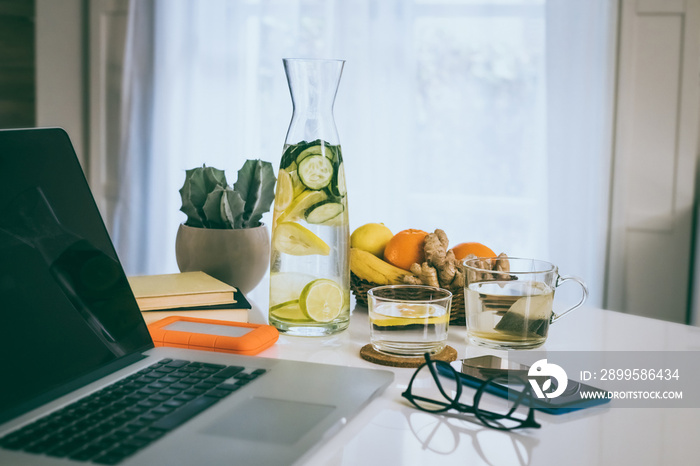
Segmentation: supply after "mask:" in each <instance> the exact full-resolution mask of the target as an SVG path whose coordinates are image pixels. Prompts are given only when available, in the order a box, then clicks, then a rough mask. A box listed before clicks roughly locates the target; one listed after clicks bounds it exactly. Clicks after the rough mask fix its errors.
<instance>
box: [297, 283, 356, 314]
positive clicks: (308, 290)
mask: <svg viewBox="0 0 700 466" xmlns="http://www.w3.org/2000/svg"><path fill="white" fill-rule="evenodd" d="M343 295H344V293H343V289H342V288H341V287H340V285H338V284H337V283H336V282H334V281H333V280H329V279H327V278H319V279H318V280H314V281H312V282H311V283H309V284H308V285H306V286H305V287H304V289H303V290H302V292H301V296H300V297H299V305H300V307H301V311H302V312H303V313H304V314H305V315H306V316H308V317H309V318H310V319H311V320H314V321H316V322H330V321H332V320H333V319H335V318H336V317H338V316H339V315H340V311H342V310H343V305H344V304H345V299H344V296H343Z"/></svg>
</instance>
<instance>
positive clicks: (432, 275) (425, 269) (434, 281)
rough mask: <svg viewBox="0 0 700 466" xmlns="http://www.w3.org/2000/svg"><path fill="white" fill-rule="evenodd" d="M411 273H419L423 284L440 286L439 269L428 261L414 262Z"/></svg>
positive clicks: (418, 275)
mask: <svg viewBox="0 0 700 466" xmlns="http://www.w3.org/2000/svg"><path fill="white" fill-rule="evenodd" d="M411 273H413V274H414V275H417V277H418V279H419V280H420V281H421V283H422V284H423V285H428V286H435V287H439V286H440V282H439V281H438V274H437V270H435V268H434V267H432V266H431V265H430V264H428V263H427V262H423V264H418V263H414V264H413V265H411Z"/></svg>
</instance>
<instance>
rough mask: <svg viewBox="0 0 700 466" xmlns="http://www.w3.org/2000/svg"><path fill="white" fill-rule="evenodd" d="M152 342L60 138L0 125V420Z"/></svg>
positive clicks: (55, 133) (57, 132)
mask: <svg viewBox="0 0 700 466" xmlns="http://www.w3.org/2000/svg"><path fill="white" fill-rule="evenodd" d="M152 346H153V343H152V341H151V338H150V336H149V334H148V330H147V328H146V326H145V324H144V321H143V318H142V317H141V313H140V312H139V309H138V306H137V305H136V301H135V300H134V297H133V294H132V293H131V289H130V288H129V284H128V282H127V280H126V276H125V275H124V271H123V269H122V267H121V264H120V262H119V259H118V258H117V255H116V252H115V250H114V247H113V246H112V242H111V241H110V238H109V235H108V234H107V231H106V229H105V226H104V224H103V222H102V218H101V216H100V214H99V211H98V210H97V206H96V205H95V202H94V200H93V197H92V194H91V192H90V189H89V188H88V185H87V182H86V181H85V177H84V175H83V172H82V169H81V168H80V164H79V163H78V160H77V157H76V156H75V152H74V151H73V147H72V145H71V143H70V140H69V139H68V136H67V135H66V134H65V132H64V131H63V130H60V129H36V130H15V131H12V130H10V131H0V354H2V361H3V363H2V367H0V371H2V376H1V377H2V381H3V382H2V383H1V384H0V418H2V417H3V416H2V415H3V414H6V413H7V412H8V411H16V410H17V409H18V407H21V406H23V405H31V404H32V403H31V401H32V400H34V399H36V398H37V397H40V396H41V395H45V394H47V393H49V392H53V391H56V390H57V389H58V388H59V387H61V386H64V385H65V384H67V383H68V382H70V381H74V380H76V379H78V378H79V377H81V376H84V375H87V374H89V373H91V372H93V371H95V370H96V369H98V368H101V367H103V366H105V365H107V364H109V363H111V362H114V361H117V360H119V359H120V358H123V357H125V356H128V355H130V354H133V353H135V352H140V351H142V350H144V349H147V348H150V347H152ZM42 401H45V400H42ZM28 409H31V406H28Z"/></svg>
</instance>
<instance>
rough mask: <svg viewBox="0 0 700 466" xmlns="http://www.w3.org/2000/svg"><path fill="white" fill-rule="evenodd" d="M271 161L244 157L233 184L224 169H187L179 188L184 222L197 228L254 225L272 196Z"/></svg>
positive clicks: (256, 224) (267, 208)
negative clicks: (230, 183)
mask: <svg viewBox="0 0 700 466" xmlns="http://www.w3.org/2000/svg"><path fill="white" fill-rule="evenodd" d="M275 181H276V179H275V175H274V171H273V169H272V165H271V164H270V163H269V162H264V161H262V160H246V162H245V163H244V164H243V167H242V168H241V169H240V170H238V179H237V181H236V182H235V183H234V184H233V188H232V187H231V186H229V185H228V182H227V181H226V175H225V173H224V171H223V170H218V169H216V168H214V167H207V166H206V165H202V166H201V167H198V168H193V169H191V170H187V171H186V173H185V183H184V184H183V186H182V188H181V189H180V196H181V197H182V207H180V210H181V211H182V212H184V213H185V215H187V221H186V222H185V225H187V226H191V227H199V228H228V229H239V228H253V227H257V226H259V225H260V220H261V219H262V215H263V214H264V213H265V212H269V211H270V206H271V205H272V201H273V200H274V198H275V189H274V188H275Z"/></svg>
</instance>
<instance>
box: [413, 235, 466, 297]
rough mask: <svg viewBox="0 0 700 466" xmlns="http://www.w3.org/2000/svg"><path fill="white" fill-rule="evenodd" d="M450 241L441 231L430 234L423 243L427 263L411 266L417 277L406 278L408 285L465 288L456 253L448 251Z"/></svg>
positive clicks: (453, 288)
mask: <svg viewBox="0 0 700 466" xmlns="http://www.w3.org/2000/svg"><path fill="white" fill-rule="evenodd" d="M449 245H450V241H449V240H448V239H447V234H445V232H444V231H443V230H441V229H439V228H438V229H436V230H435V232H433V233H429V234H428V235H427V236H426V237H425V241H424V243H423V252H424V254H425V262H423V263H422V264H418V263H415V264H413V265H412V266H411V273H413V274H414V275H415V276H409V277H406V278H404V282H406V283H414V284H418V283H420V284H423V285H429V286H436V287H443V288H448V289H452V290H455V289H458V288H462V287H463V286H464V273H463V272H462V271H461V270H460V267H459V265H458V264H457V260H456V259H455V255H454V252H453V251H451V250H448V249H447V248H448V247H449Z"/></svg>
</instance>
